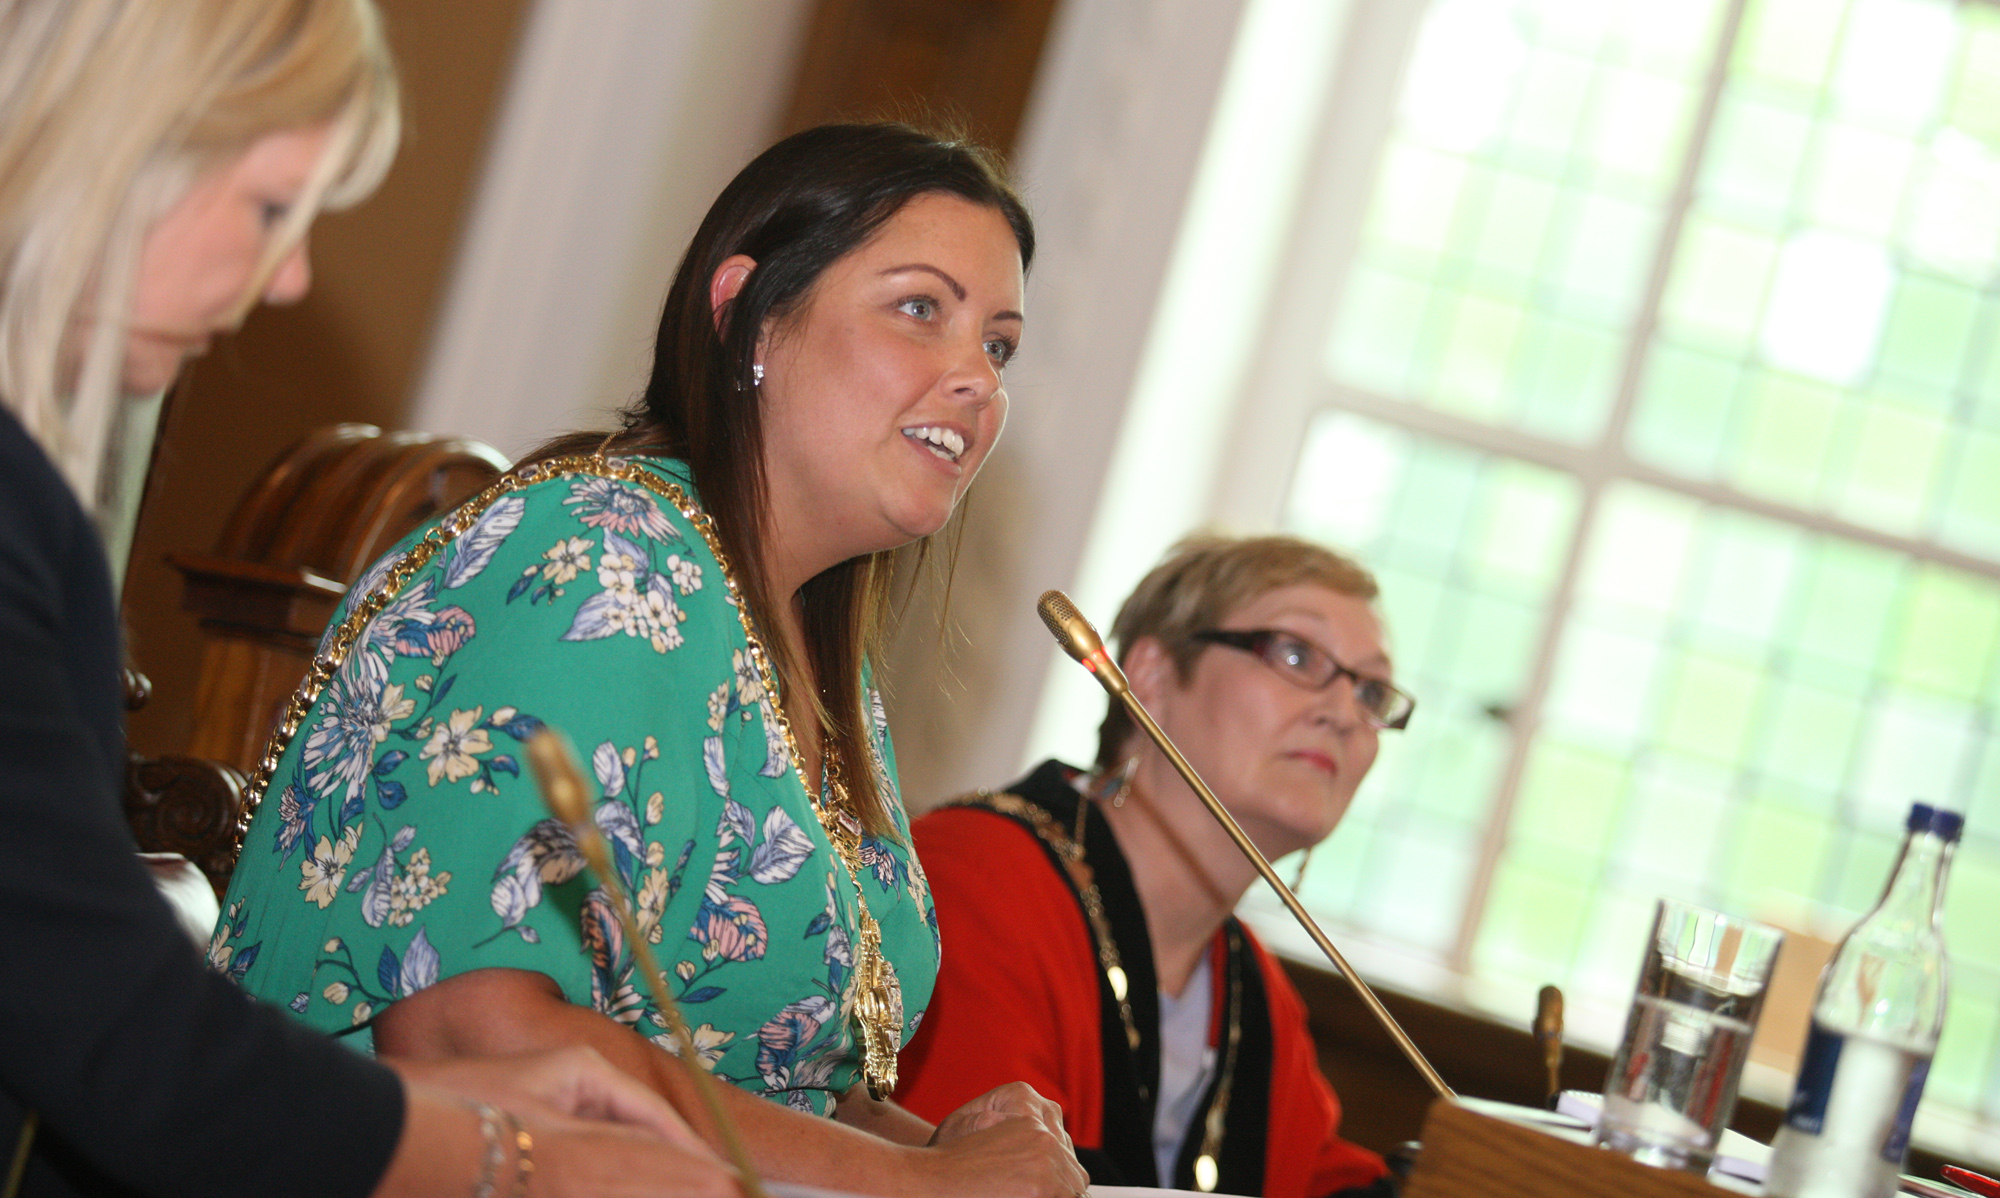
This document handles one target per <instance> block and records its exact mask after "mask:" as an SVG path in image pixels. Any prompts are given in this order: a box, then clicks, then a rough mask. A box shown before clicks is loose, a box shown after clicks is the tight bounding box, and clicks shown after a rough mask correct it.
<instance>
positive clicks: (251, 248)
mask: <svg viewBox="0 0 2000 1198" xmlns="http://www.w3.org/2000/svg"><path fill="white" fill-rule="evenodd" d="M397 119H398V118H397V101H396V90H395V81H394V75H393V71H392V69H391V65H390V63H389V59H388V56H387V53H386V51H385V49H384V45H383V42H382V39H381V33H380V31H379V29H378V27H377V17H376V14H375V11H374V9H373V8H372V7H371V6H370V5H369V3H368V2H367V0H0V401H4V403H0V662H4V664H5V668H4V669H0V959H4V960H5V961H6V962H7V969H6V972H5V974H4V976H3V977H0V1153H5V1154H6V1155H5V1156H0V1159H12V1160H14V1161H15V1162H16V1168H17V1169H21V1170H22V1172H21V1174H20V1175H19V1176H18V1177H17V1178H15V1179H10V1180H9V1181H7V1182H5V1183H0V1188H5V1187H6V1186H11V1185H12V1184H14V1183H15V1182H18V1184H19V1185H20V1188H21V1192H23V1193H26V1194H68V1193H103V1192H116V1193H121V1194H127V1193H146V1194H204V1195H209V1194H279V1193H284V1194H326V1195H335V1194H339V1195H360V1194H368V1193H375V1194H385V1195H386V1194H419V1193H424V1194H430V1193H441V1194H485V1193H504V1192H513V1193H517V1194H527V1195H554V1194H588V1193H619V1194H624V1193H641V1192H643V1193H679V1194H685V1193H727V1192H732V1191H733V1190H734V1185H733V1180H732V1179H731V1177H730V1176H729V1175H728V1174H727V1173H726V1172H725V1171H724V1170H723V1169H722V1168H721V1167H720V1166H719V1165H717V1164H716V1163H715V1162H714V1158H713V1157H712V1156H711V1155H709V1154H708V1153H707V1151H706V1150H705V1149H703V1148H701V1147H700V1146H699V1145H698V1143H697V1142H695V1141H694V1140H692V1138H691V1137H690V1136H689V1135H688V1133H687V1131H686V1129H685V1127H684V1125H682V1124H680V1123H679V1121H678V1120H677V1118H676V1117H675V1116H674V1115H673V1114H672V1112H671V1111H670V1110H669V1109H668V1108H667V1107H666V1106H665V1105H664V1104H663V1103H661V1102H660V1101H659V1100H658V1099H657V1098H655V1097H653V1096H652V1095H651V1094H649V1093H647V1092H645V1091H644V1090H642V1089H641V1088H639V1087H638V1086H637V1085H636V1084H634V1083H632V1082H631V1081H630V1080H629V1079H626V1078H624V1076H623V1075H621V1074H618V1073H615V1072H614V1071H612V1070H611V1069H610V1068H609V1067H608V1066H607V1065H605V1064H604V1062H603V1061H602V1060H601V1059H599V1058H597V1057H596V1056H594V1055H593V1054H590V1053H588V1052H587V1051H577V1052H572V1053H568V1054H557V1055H552V1056H542V1057H538V1058H532V1059H524V1060H515V1061H509V1062H499V1063H495V1062H481V1061H464V1062H459V1063H457V1064H455V1065H452V1066H448V1067H443V1066H436V1065H426V1066H403V1067H399V1068H398V1069H395V1070H392V1069H390V1068H385V1067H383V1066H381V1065H378V1064H375V1063H373V1062H371V1061H368V1060H367V1059H365V1058H364V1057H362V1056H360V1055H359V1054H356V1053H353V1052H350V1051H348V1050H347V1049H345V1048H342V1047H340V1046H338V1045H336V1044H334V1043H333V1042H332V1041H330V1040H327V1039H325V1038H323V1037H320V1036H317V1035H315V1034H312V1033H310V1032H307V1031H306V1030H305V1029H303V1028H301V1027H299V1026H298V1025H296V1024H295V1023H294V1022H293V1021H291V1020H290V1019H288V1018H286V1017H285V1016H284V1015H283V1014H282V1013H280V1012H278V1011H275V1010H272V1009H269V1008H263V1007H259V1006H257V1005H256V1004H255V1003H253V1002H251V1001H250V1000H248V999H247V998H245V997H244V996H243V995H242V994H241V993H240V992H239V991H238V990H237V989H236V988H235V987H233V986H232V985H231V984H230V983H229V982H228V981H226V980H225V979H223V978H221V977H219V976H217V975H216V974H214V973H213V972H211V971H209V970H207V969H205V968H203V965H202V962H201V959H200V956H199V954H197V953H196V952H195V951H194V950H193V949H192V947H191V946H189V945H188V944H187V942H186V938H185V937H184V936H183V935H182V934H181V933H180V931H179V929H178V927H177V925H176V923H175V921H174V918H173V916H172V915H171V914H170V913H169V912H168V910H167V907H166V905H165V904H164V903H163V902H162V901H161V900H160V899H159V897H158V896H157V895H156V894H155V893H154V891H153V889H152V884H151V882H150V881H149V880H148V879H147V877H146V875H145V874H144V873H143V872H142V871H141V869H140V867H139V864H138V862H137V860H136V858H135V857H134V855H133V852H132V843H131V840H130V837H129V834H128V833H127V832H126V831H125V829H124V826H123V821H122V819H121V816H120V813H119V805H118V794H119V791H120V785H121V779H122V776H123V770H124V767H123V756H124V744H123V736H122V731H121V728H120V723H119V700H120V685H119V678H118V664H119V652H118V634H117V623H116V615H115V611H114V608H113V601H112V594H111V588H110V585H109V571H108V569H107V560H106V557H105V554H104V551H103V547H102V544H101V542H100V541H99V539H98V535H97V533H96V531H95V529H94V528H93V519H92V514H91V513H92V510H93V509H94V510H96V511H98V512H102V511H103V510H104V509H105V507H106V501H107V500H109V499H111V498H113V494H112V493H113V492H114V491H115V486H114V484H112V482H111V480H112V479H113V478H114V477H115V475H116V471H115V470H110V469H108V468H107V465H106V462H107V457H108V454H107V447H108V446H109V445H111V444H112V443H113V441H114V439H115V438H114V431H115V430H116V428H117V426H118V424H119V421H120V418H121V412H122V411H123V407H124V404H125V402H126V400H127V397H130V396H135V395H143V394H146V393H149V392H158V391H159V390H161V389H163V388H165V387H166V386H167V385H168V384H169V383H170V382H171V381H172V379H173V377H174V375H175V373H176V372H177V371H178V369H179V368H180V365H181V363H182V361H183V360H184V359H185V358H186V357H188V356H189V355H191V354H194V353H198V352H200V351H201V349H202V348H203V347H204V346H205V345H206V344H207V342H208V339H209V338H210V337H211V336H213V335H215V334H217V333H221V332H226V331H227V330H229V329H230V328H232V327H234V326H235V324H236V323H237V322H238V321H239V320H240V319H241V318H242V316H243V314H244V312H245V311H246V310H247V309H248V308H250V307H251V306H253V305H254V304H255V303H256V302H257V301H258V300H260V299H265V300H270V301H274V302H283V301H286V300H292V299H296V298H298V297H299V296H300V295H302V294H303V293H304V291H305V289H306V287H307V285H308V282H309V275H308V267H307V263H306V256H305V242H304V236H305V231H306V227H307V225H308V224H309V223H310V222H311V220H312V218H313V216H314V215H315V214H316V213H317V212H318V211H320V210H321V209H322V208H324V207H327V206H330V205H338V204H342V203H347V202H351V201H353V200H355V199H358V198H360V197H361V196H363V195H365V194H366V193H368V192H369V191H370V190H372V188H373V187H374V185H375V183H376V181H377V180H378V179H379V178H380V177H381V175H382V172H383V171H384V170H385V169H386V167H387V165H388V162H389V159H390V158H391V157H392V156H393V154H394V151H395V147H396V141H397ZM489 1104H490V1105H489ZM572 1116H588V1117H593V1118H598V1119H607V1118H608V1119H614V1120H617V1121H618V1122H619V1123H621V1124H623V1125H624V1126H612V1125H610V1124H606V1123H597V1122H592V1123H585V1122H581V1121H579V1120H578V1119H576V1118H572ZM22 1148H25V1149H27V1152H26V1154H25V1156H24V1155H23V1154H22V1153H21V1151H20V1150H21V1149H22Z"/></svg>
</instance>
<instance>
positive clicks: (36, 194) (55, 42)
mask: <svg viewBox="0 0 2000 1198" xmlns="http://www.w3.org/2000/svg"><path fill="white" fill-rule="evenodd" d="M321 123H330V124H331V126H332V129H333V137H332V139H331V140H330V142H329V145H328V149H327V153H326V155H325V157H324V159H323V160H322V161H321V163H320V164H319V167H318V169H317V171H316V172H315V174H314V175H313V177H312V179H311V180H310V182H309V184H308V187H307V189H306V193H305V195H304V196H303V197H302V199H301V202H300V203H299V204H297V205H295V206H294V208H293V211H292V212H291V213H290V214H289V215H288V216H287V218H286V220H285V221H284V222H283V223H282V224H281V225H280V226H279V227H278V228H277V229H276V230H275V231H274V232H273V234H272V238H271V244H270V246H269V247H268V248H267V250H266V254H265V261H264V264H263V270H262V271H260V272H259V274H258V276H257V278H256V282H255V284H254V285H253V287H252V288H251V289H250V290H249V293H248V294H246V296H245V297H244V300H243V303H244V306H245V308H246V309H247V308H248V307H249V306H250V305H251V304H253V303H254V302H255V301H256V298H257V296H258V295H259V294H261V292H262V291H263V289H264V285H265V284H266V282H267V281H268V279H269V276H270V274H271V273H272V272H273V271H275V270H276V269H277V266H278V264H279V263H280V262H281V261H283V259H284V258H285V256H286V255H287V254H288V253H290V252H291V249H292V248H293V247H294V246H296V245H297V244H298V242H299V240H300V239H301V238H302V237H303V236H304V235H305V231H306V227H307V226H308V225H309V224H310V223H311V221H312V218H313V217H314V216H315V215H316V214H317V213H318V212H319V211H320V210H321V209H322V208H329V207H335V208H337V207H341V206H344V205H346V204H349V203H353V202H354V201H356V200H358V199H360V198H362V197H363V196H365V195H367V194H368V193H369V192H370V191H372V190H374V188H375V186H376V184H377V183H379V182H380V181H381V178H382V175H383V174H384V173H385V172H386V171H387V170H388V166H389V161H390V160H391V159H392V158H393V157H394V156H395V151H396V145H397V141H398V138H399V133H400V118H399V110H398V100H397V91H396V78H395V70H394V67H393V65H392V64H391V62H390V59H389V53H388V48H387V44H386V43H385V42H384V40H383V37H382V30H381V22H380V17H379V15H378V14H377V13H376V11H375V8H374V6H373V3H372V0H0V402H4V403H5V404H6V406H7V407H8V408H9V409H10V410H12V411H13V412H14V413H15V415H16V416H17V417H19V418H20V420H21V422H22V424H23V425H25V426H26V427H27V429H28V431H29V432H30V433H31V434H32V435H33V436H34V437H35V439H36V440H37V441H38V442H39V443H40V444H41V445H42V447H43V448H44V449H45V450H46V451H47V452H48V454H49V456H50V457H51V458H53V459H55V461H56V463H57V464H58V465H59V466H60V467H61V468H62V471H63V474H64V476H65V477H66V478H68V480H69V482H70V485H71V486H72V487H74V488H75V489H76V491H77V494H78V496H79V497H80V498H81V499H82V500H83V501H84V503H85V504H86V505H87V506H96V505H97V503H98V502H99V501H100V500H101V499H103V498H105V496H103V495H101V494H100V485H101V484H100V475H101V474H102V471H101V466H102V462H103V455H104V451H105V447H106V442H107V439H108V437H109V433H110V430H111V428H112V426H113V424H114V422H115V420H116V417H117V412H118V407H119V404H118V400H119V386H120V382H121V377H120V376H121V374H122V368H123V358H124V345H125V333H126V328H125V325H126V321H127V319H128V315H127V314H128V313H129V311H130V307H131V303H132V294H133V285H134V281H135V276H136V274H137V270H138V263H139V253H140V248H141V246H142V244H143V243H144V240H145V235H146V232H147V230H148V229H149V228H151V226H152V224H153V223H154V222H155V221H157V220H158V219H159V218H160V217H161V216H163V215H165V214H166V212H167V211H168V210H169V209H170V208H172V207H173V205H174V203H175V202H176V201H177V200H178V199H179V198H180V197H181V196H182V195H184V194H185V193H186V191H187V189H188V187H189V186H190V185H191V184H192V183H193V182H194V180H195V179H196V178H197V177H198V176H199V175H200V174H202V173H203V172H204V171H207V170H211V169H215V168H217V167H220V166H222V165H224V164H226V163H228V162H230V161H231V160H232V159H234V158H235V157H236V156H237V155H240V154H242V153H244V152H245V151H247V150H248V149H249V148H250V146H251V145H252V144H254V143H255V142H256V141H257V140H258V139H259V138H261V137H263V136H265V135H266V134H270V133H275V132H279V131H283V130H288V129H296V128H305V127H309V126H313V125H318V124H321Z"/></svg>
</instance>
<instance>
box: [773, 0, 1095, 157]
mask: <svg viewBox="0 0 2000 1198" xmlns="http://www.w3.org/2000/svg"><path fill="white" fill-rule="evenodd" d="M1055 10H1056V0H953V2H952V3H948V4H940V3H937V2H936V0H820V3H819V6H818V8H817V9H816V10H815V11H814V13H813V18H812V25H811V26H810V28H809V30H808V33H807V37H806V44H805V49H804V52H803V53H802V54H801V56H800V61H799V75H798V83H797V86H796V90H795V91H794V93H793V98H792V106H791V111H790V112H789V113H788V114H787V115H786V118H785V130H784V131H785V132H786V133H796V132H798V131H799V130H800V129H805V128H809V127H811V126H813V125H820V124H825V123H827V122H829V121H840V120H867V119H880V118H885V117H890V118H903V119H917V120H921V119H924V118H926V117H929V118H933V119H941V120H945V121H952V122H963V123H964V125H965V126H966V130H967V132H969V133H970V134H971V135H972V137H973V138H974V139H975V140H977V141H979V142H981V143H983V144H985V145H987V146H990V147H992V148H993V149H994V150H997V151H998V152H1000V153H1001V154H1003V155H1005V154H1010V153H1012V151H1013V148H1014V140H1015V136H1016V135H1017V134H1018V133H1019V131H1020V127H1021V114H1022V112H1023V111H1024V110H1025V109H1026V108H1027V105H1028V93H1029V91H1030V89H1032V88H1033V86H1034V81H1035V67H1036V64H1037V63H1038V62H1039V61H1040V59H1041V54H1042V44H1043V42H1044V41H1046V40H1047V37H1048V31H1049V24H1050V21H1051V20H1052V19H1053V17H1054V16H1055Z"/></svg>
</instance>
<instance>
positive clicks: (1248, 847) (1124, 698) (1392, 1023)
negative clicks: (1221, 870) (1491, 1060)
mask: <svg viewBox="0 0 2000 1198" xmlns="http://www.w3.org/2000/svg"><path fill="white" fill-rule="evenodd" d="M1035 610H1036V611H1038V612H1040V613H1041V617H1042V623H1044V624H1046V625H1048V626H1049V631H1050V632H1051V633H1052V634H1054V636H1055V638H1056V642H1057V643H1058V644H1060V645H1061V646H1062V647H1063V651H1064V652H1066V653H1068V654H1069V655H1070V656H1071V657H1074V658H1076V659H1077V660H1078V661H1080V662H1082V663H1083V667H1084V669H1086V670H1089V671H1090V672H1091V674H1092V675H1093V676H1094V677H1095V678H1096V679H1097V681H1098V684H1099V685H1101V686H1102V687H1104V689H1105V690H1106V691H1108V692H1109V693H1110V695H1111V697H1112V698H1114V699H1116V700H1118V701H1120V702H1122V703H1124V704H1125V710H1126V711H1128V712H1130V713H1131V714H1132V718H1133V719H1134V720H1136V721H1137V722H1138V724H1139V726H1140V727H1141V728H1144V729H1145V730H1146V735H1147V736H1149V737H1151V738H1152V740H1153V743H1154V744H1156V745H1158V746H1159V747H1160V752H1162V753H1165V754H1166V755H1167V760H1168V761H1171V762H1173V764H1174V768H1175V769H1176V770H1179V771H1180V775H1181V777H1182V778H1185V779H1186V780H1187V784H1188V786H1189V787H1190V788H1192V789H1193V791H1194V793H1195V795H1196V797H1197V798H1199V799H1200V800H1201V801H1202V805H1203V806H1205V807H1207V808H1208V813H1209V814H1210V815H1212V816H1214V817H1215V822H1217V823H1219V824H1221V825H1222V830H1223V831H1224V832H1227V833H1229V839H1231V840H1233V841H1235V842H1236V848H1237V850H1238V851H1240V852H1241V853H1242V854H1243V856H1244V859H1245V860H1247V861H1249V862H1250V864H1251V865H1254V866H1256V867H1257V872H1258V873H1259V874H1260V875H1262V876H1263V878H1264V881H1266V882H1267V883H1269V884H1270V886H1271V889H1272V890H1274V891H1276V892H1277V895H1278V897H1279V898H1280V899H1281V900H1283V901H1284V904H1285V909H1286V910H1288V911H1290V912H1291V913H1292V918H1293V919H1296V920H1298V921H1299V926H1300V927H1302V928H1304V929H1305V930H1306V935H1308V936H1311V937H1312V939H1313V943H1314V944H1317V945H1319V951H1321V952H1323V953H1325V954H1326V959H1327V960H1329V961H1331V962H1333V967H1334V968H1335V969H1337V970H1339V971H1340V976H1341V977H1343V978H1345V979H1347V984H1348V985H1350V986H1352V987H1353V988H1354V992H1355V993H1356V994H1357V995H1359V996H1360V997H1361V1001H1362V1002H1363V1003H1364V1004H1366V1005H1367V1007H1368V1011H1369V1013H1370V1014H1371V1015H1373V1016H1375V1021H1376V1022H1377V1023H1379V1024H1381V1025H1382V1030H1384V1031H1386V1032H1388V1033H1389V1038H1390V1039H1392V1040H1394V1041H1395V1042H1396V1047H1397V1048H1400V1049H1402V1050H1403V1055H1404V1056H1405V1057H1408V1058H1409V1061H1410V1064H1412V1065H1414V1066H1416V1069H1417V1072H1418V1073H1421V1074H1423V1077H1424V1080H1425V1081H1426V1082H1429V1083H1430V1087H1431V1089H1432V1090H1435V1091H1436V1092H1437V1095H1438V1097H1440V1098H1456V1097H1457V1095H1456V1094H1454V1093H1453V1092H1452V1089H1451V1087H1450V1086H1447V1085H1445V1084H1444V1079H1443V1078H1441V1077H1439V1076H1438V1072H1437V1070H1435V1069H1433V1068H1431V1063H1430V1062H1429V1061H1428V1060H1425V1059H1424V1054H1423V1053H1422V1052H1421V1051H1419V1050H1418V1048H1417V1046H1416V1043H1415V1042H1414V1041H1412V1040H1411V1039H1410V1035H1409V1033H1408V1032H1405V1031H1404V1030H1403V1026H1402V1025H1401V1024H1399V1023H1397V1022H1396V1017H1395V1016H1393V1015H1391V1014H1389V1009H1388V1008H1387V1007H1384V1006H1383V1005H1382V1000H1381V999H1379V998H1377V997H1376V996H1375V992H1374V991H1373V990H1371V989H1369V988H1368V983H1366V982H1364V981H1362V980H1361V975H1360V974H1358V973H1356V972H1354V967H1353V966H1352V965H1349V964H1348V963H1347V958H1346V957H1343V956H1341V955H1340V950H1339V949H1337V948H1335V947H1334V946H1333V941H1331V940H1329V939H1327V936H1326V933H1325V932H1323V931H1321V930H1320V926H1319V924H1318V923H1316V922H1315V921H1314V920H1313V917H1312V916H1311V915H1308V914H1307V913H1306V909H1305V906H1304V904H1302V903H1300V902H1299V896H1297V895H1295V894H1293V893H1292V891H1291V888H1290V887H1289V886H1286V885H1285V884H1284V882H1283V881H1281V880H1280V879H1279V878H1278V871H1277V870H1275V869H1272V868H1271V863H1270V862H1269V861H1268V860H1266V859H1265V857H1264V854H1263V853H1262V852H1261V851H1260V850H1259V849H1258V848H1257V846H1256V845H1255V844H1252V843H1251V841H1250V837H1249V835H1248V834H1246V833H1245V832H1244V831H1243V828H1242V825H1240V824H1238V823H1237V822H1236V818H1235V817H1234V816H1232V815H1230V814H1229V811H1228V809H1227V808H1225V807H1224V806H1223V805H1222V801H1221V800H1220V799H1217V798H1216V797H1215V792H1214V791H1212V790H1210V789H1209V788H1208V784H1207V783H1205V782H1203V781H1202V780H1201V775H1199V774H1197V773H1195V772H1194V767H1193V766H1191V765H1189V764H1188V762H1187V758H1185V757H1183V756H1181V751H1180V750H1179V749H1177V748H1175V747H1174V742H1173V741H1171V740H1169V739H1167V734H1166V733H1165V732H1162V731H1161V730H1160V726H1159V725H1158V724H1156V723H1154V722H1153V717H1152V716H1151V715H1150V714H1149V713H1148V712H1147V711H1146V707H1145V705H1144V704H1142V703H1140V702H1139V699H1138V697H1137V696H1136V695H1134V694H1133V693H1132V685H1131V684H1130V683H1129V682H1127V681H1126V680H1125V672H1124V671H1123V670H1121V669H1119V668H1118V663H1117V662H1115V661H1113V660H1111V655H1110V654H1109V653H1107V652H1105V650H1104V638H1102V637H1100V636H1098V635H1097V629H1095V628H1092V627H1091V626H1090V621H1089V620H1086V619H1084V618H1083V613H1081V612H1079V611H1077V610H1076V604H1074V603H1072V602H1070V598H1069V596H1068V595H1065V594H1063V593H1062V592H1061V591H1045V592H1043V594H1042V598H1041V602H1039V603H1037V604H1036V605H1035Z"/></svg>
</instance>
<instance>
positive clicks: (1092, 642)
mask: <svg viewBox="0 0 2000 1198" xmlns="http://www.w3.org/2000/svg"><path fill="white" fill-rule="evenodd" d="M1035 610H1036V611H1037V612H1039V613H1041V617H1042V623H1044V624H1046V625H1048V627H1049V633H1050V635H1052V636H1054V637H1055V638H1056V643H1057V644H1059V645H1061V646H1062V647H1063V652H1065V653H1067V654H1069V655H1070V656H1071V657H1074V658H1076V659H1077V660H1078V661H1085V660H1088V659H1089V657H1090V655H1091V654H1093V653H1097V652H1100V651H1102V650H1103V648H1104V639H1103V638H1102V637H1100V636H1098V635H1097V629H1095V628H1092V627H1091V626H1090V621H1089V620H1086V619H1084V618H1083V613H1082V612H1080V611H1078V610H1076V604H1074V603H1072V602H1070V598H1069V596H1068V595H1065V594H1063V593H1062V592H1061V591H1043V592H1042V598H1041V601H1040V602H1038V603H1036V604H1035Z"/></svg>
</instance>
